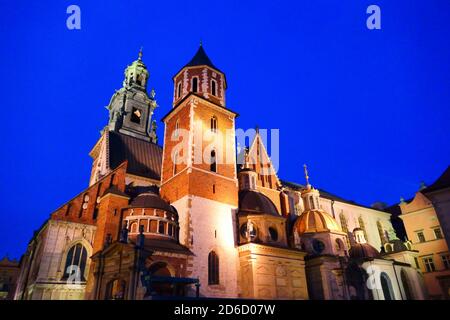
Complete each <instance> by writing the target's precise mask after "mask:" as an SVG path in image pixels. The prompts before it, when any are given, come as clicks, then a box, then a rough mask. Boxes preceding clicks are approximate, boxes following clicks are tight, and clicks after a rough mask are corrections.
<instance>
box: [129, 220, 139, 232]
mask: <svg viewBox="0 0 450 320" xmlns="http://www.w3.org/2000/svg"><path fill="white" fill-rule="evenodd" d="M137 232H138V225H137V222H132V223H131V226H130V233H137Z"/></svg>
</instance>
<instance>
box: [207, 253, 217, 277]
mask: <svg viewBox="0 0 450 320" xmlns="http://www.w3.org/2000/svg"><path fill="white" fill-rule="evenodd" d="M208 284H210V285H211V284H219V256H218V255H217V254H216V253H215V252H214V251H211V252H210V253H209V255H208Z"/></svg>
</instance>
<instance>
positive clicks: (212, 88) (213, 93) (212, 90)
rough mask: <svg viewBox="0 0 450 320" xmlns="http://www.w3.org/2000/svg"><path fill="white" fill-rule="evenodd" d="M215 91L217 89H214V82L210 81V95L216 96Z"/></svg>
mask: <svg viewBox="0 0 450 320" xmlns="http://www.w3.org/2000/svg"><path fill="white" fill-rule="evenodd" d="M216 91H217V89H216V80H211V94H212V95H213V96H216V95H217V94H216Z"/></svg>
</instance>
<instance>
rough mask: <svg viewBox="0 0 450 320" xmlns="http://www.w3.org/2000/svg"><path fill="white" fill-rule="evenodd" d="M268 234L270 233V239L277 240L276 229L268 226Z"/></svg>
mask: <svg viewBox="0 0 450 320" xmlns="http://www.w3.org/2000/svg"><path fill="white" fill-rule="evenodd" d="M269 235H270V239H272V241H277V240H278V232H277V229H275V228H272V227H270V228H269Z"/></svg>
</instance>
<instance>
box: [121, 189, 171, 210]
mask: <svg viewBox="0 0 450 320" xmlns="http://www.w3.org/2000/svg"><path fill="white" fill-rule="evenodd" d="M130 207H132V208H153V209H161V210H164V211H168V212H174V210H173V208H172V206H171V205H170V204H168V203H167V202H166V201H164V200H163V199H162V198H161V197H160V196H159V195H157V194H156V193H153V192H144V193H141V194H139V195H138V196H137V197H136V198H134V199H133V200H132V201H131V203H130Z"/></svg>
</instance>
